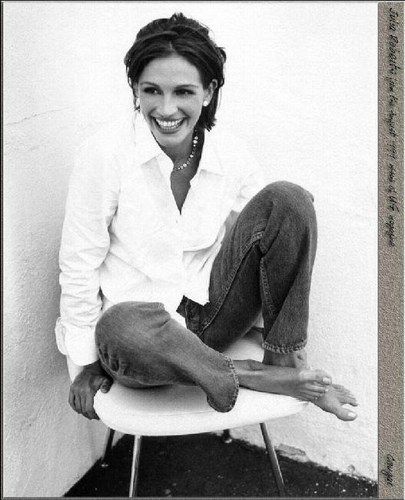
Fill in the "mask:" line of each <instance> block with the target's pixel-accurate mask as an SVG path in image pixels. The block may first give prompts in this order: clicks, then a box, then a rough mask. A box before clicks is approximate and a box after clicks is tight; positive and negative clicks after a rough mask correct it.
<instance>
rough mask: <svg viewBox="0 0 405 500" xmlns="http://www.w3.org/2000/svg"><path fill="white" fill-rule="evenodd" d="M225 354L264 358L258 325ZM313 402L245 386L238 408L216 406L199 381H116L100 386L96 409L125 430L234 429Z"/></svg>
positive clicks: (187, 431) (149, 433)
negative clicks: (138, 384) (142, 384)
mask: <svg viewBox="0 0 405 500" xmlns="http://www.w3.org/2000/svg"><path fill="white" fill-rule="evenodd" d="M224 354H226V355H228V356H229V357H231V358H232V359H255V360H257V361H262V358H263V349H262V347H261V336H260V332H259V331H258V330H255V329H252V330H251V331H250V332H249V334H248V335H246V336H245V337H243V338H242V339H240V340H238V341H237V342H235V343H234V344H233V345H232V346H231V347H230V348H229V349H227V350H226V351H225V352H224ZM306 405H307V403H306V402H304V401H300V400H298V399H295V398H292V397H289V396H282V395H278V394H269V393H265V392H258V391H252V390H250V389H245V388H242V387H241V388H240V389H239V394H238V398H237V401H236V404H235V406H234V408H233V409H232V410H231V411H229V412H227V413H220V412H217V411H215V410H214V409H213V408H211V406H210V405H209V404H208V402H207V399H206V394H205V393H204V391H203V390H202V389H201V388H200V387H197V386H185V385H171V386H162V387H153V388H148V389H132V388H127V387H124V386H122V385H120V384H118V383H114V384H113V385H112V387H111V389H110V391H109V392H108V393H102V392H101V391H98V392H97V394H96V395H95V398H94V409H95V411H96V413H97V415H98V416H99V417H100V420H101V421H102V422H104V423H105V424H106V425H107V426H108V427H110V428H111V429H114V430H116V431H119V432H123V433H125V434H133V435H141V436H162V435H164V436H173V435H185V434H197V433H203V432H212V431H219V430H223V429H232V428H235V427H241V426H245V425H251V424H257V423H261V422H265V421H266V420H270V419H274V418H280V417H285V416H288V415H292V414H294V413H297V412H299V411H301V410H302V409H303V408H304V407H305V406H306Z"/></svg>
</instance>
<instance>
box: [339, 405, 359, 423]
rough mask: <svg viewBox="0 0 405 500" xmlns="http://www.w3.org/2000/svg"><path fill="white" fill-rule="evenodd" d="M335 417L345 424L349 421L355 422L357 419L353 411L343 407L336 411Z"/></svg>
mask: <svg viewBox="0 0 405 500" xmlns="http://www.w3.org/2000/svg"><path fill="white" fill-rule="evenodd" d="M335 415H336V416H337V418H339V419H340V420H344V421H346V422H349V421H351V420H355V419H356V418H357V414H356V413H354V411H352V410H348V409H347V408H344V407H343V406H341V407H340V408H337V409H336V412H335Z"/></svg>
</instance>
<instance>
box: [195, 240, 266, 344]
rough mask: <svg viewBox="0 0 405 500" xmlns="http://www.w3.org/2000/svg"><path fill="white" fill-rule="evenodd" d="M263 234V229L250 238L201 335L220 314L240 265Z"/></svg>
mask: <svg viewBox="0 0 405 500" xmlns="http://www.w3.org/2000/svg"><path fill="white" fill-rule="evenodd" d="M262 235H263V231H260V232H259V233H256V234H255V235H253V237H252V238H251V239H250V241H249V243H248V244H247V245H246V247H245V248H244V249H243V250H242V257H241V259H240V261H239V262H237V263H236V264H235V265H234V267H233V268H232V271H231V273H230V279H229V281H228V286H227V287H226V288H225V290H224V291H223V293H222V295H221V297H220V299H219V300H218V305H217V306H216V307H215V309H214V310H213V311H212V313H211V315H210V317H209V318H208V320H206V321H204V322H203V324H202V327H201V330H200V331H199V334H198V335H199V336H201V335H202V333H203V332H204V330H205V329H206V328H208V326H209V325H210V324H211V323H212V322H213V320H214V319H215V316H216V315H217V314H218V312H219V310H220V309H221V307H222V305H223V303H224V301H225V299H226V296H227V295H228V293H229V290H230V288H231V286H232V283H233V282H234V280H235V277H236V274H237V272H238V270H239V268H240V266H241V265H242V262H243V260H244V259H245V257H246V255H247V253H248V252H249V251H250V250H251V248H252V247H253V245H254V244H255V243H256V242H257V241H260V239H261V237H262Z"/></svg>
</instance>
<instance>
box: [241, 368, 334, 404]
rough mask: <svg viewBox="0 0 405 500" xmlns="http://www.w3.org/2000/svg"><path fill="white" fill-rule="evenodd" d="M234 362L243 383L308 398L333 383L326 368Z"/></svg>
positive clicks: (255, 388) (319, 395)
mask: <svg viewBox="0 0 405 500" xmlns="http://www.w3.org/2000/svg"><path fill="white" fill-rule="evenodd" d="M234 366H235V369H236V374H237V376H238V379H239V384H240V385H241V386H242V387H247V388H248V389H253V390H255V391H262V392H272V393H275V394H284V395H287V396H293V397H295V398H300V399H304V400H306V401H314V399H315V398H319V399H320V397H321V396H323V395H324V394H325V393H326V391H327V390H328V388H329V386H330V384H331V383H332V379H331V378H330V376H329V375H328V374H327V373H326V372H324V371H323V370H309V369H305V368H304V369H299V368H291V367H284V366H269V365H265V364H263V363H260V362H259V361H253V360H251V359H248V360H234ZM319 399H318V400H319Z"/></svg>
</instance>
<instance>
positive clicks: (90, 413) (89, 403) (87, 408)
mask: <svg viewBox="0 0 405 500" xmlns="http://www.w3.org/2000/svg"><path fill="white" fill-rule="evenodd" d="M83 415H84V416H85V417H86V418H88V419H89V420H92V419H98V416H97V414H96V412H95V411H94V396H93V394H91V393H87V394H86V397H85V401H84V411H83Z"/></svg>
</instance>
